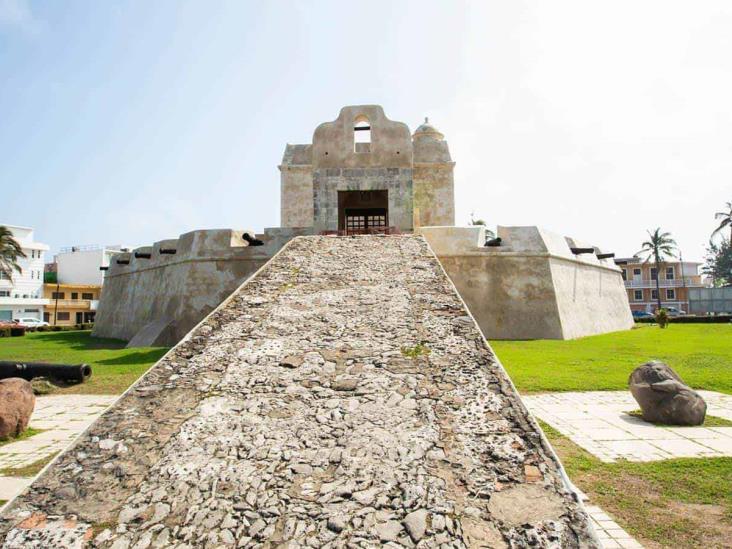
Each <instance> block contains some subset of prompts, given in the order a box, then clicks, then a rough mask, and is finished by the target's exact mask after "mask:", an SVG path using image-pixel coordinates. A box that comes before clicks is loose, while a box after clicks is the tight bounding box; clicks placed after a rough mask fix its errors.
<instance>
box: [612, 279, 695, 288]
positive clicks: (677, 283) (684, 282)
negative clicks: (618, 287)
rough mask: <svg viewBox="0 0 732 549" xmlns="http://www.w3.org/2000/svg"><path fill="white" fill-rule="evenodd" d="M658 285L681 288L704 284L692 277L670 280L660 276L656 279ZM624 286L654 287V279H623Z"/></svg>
mask: <svg viewBox="0 0 732 549" xmlns="http://www.w3.org/2000/svg"><path fill="white" fill-rule="evenodd" d="M658 285H659V287H661V288H681V287H682V286H686V287H692V286H696V287H700V286H704V285H703V284H702V283H701V282H700V281H695V280H694V279H693V278H688V277H687V278H685V279H681V278H672V279H671V280H666V279H665V278H662V279H660V280H659V281H658ZM625 287H626V288H655V287H656V281H655V280H652V279H643V280H626V281H625Z"/></svg>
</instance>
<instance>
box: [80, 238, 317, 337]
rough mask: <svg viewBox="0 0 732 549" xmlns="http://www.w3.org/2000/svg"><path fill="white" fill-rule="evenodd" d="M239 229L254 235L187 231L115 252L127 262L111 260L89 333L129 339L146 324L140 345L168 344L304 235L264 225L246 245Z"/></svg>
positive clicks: (182, 334) (181, 335)
mask: <svg viewBox="0 0 732 549" xmlns="http://www.w3.org/2000/svg"><path fill="white" fill-rule="evenodd" d="M244 232H249V234H251V235H253V234H254V231H242V230H237V231H235V230H231V229H221V230H204V231H192V232H189V233H186V234H183V235H181V236H180V238H178V239H176V240H163V241H160V242H156V243H155V244H154V245H153V246H146V247H142V248H137V249H136V250H135V251H134V252H131V253H129V254H123V255H122V256H118V257H117V258H116V259H118V260H120V259H121V260H122V261H125V260H129V264H128V265H124V264H120V263H118V261H113V262H112V264H111V265H110V267H109V270H108V271H107V275H106V276H105V280H104V290H103V292H102V298H101V301H100V303H99V309H98V311H97V316H96V322H95V326H94V335H95V336H98V337H112V338H117V339H124V340H127V341H129V340H132V339H133V338H135V336H136V334H138V333H140V332H141V331H143V330H145V329H146V328H147V332H148V333H147V334H146V336H145V337H144V338H143V341H144V342H143V343H139V344H141V345H150V344H155V345H165V346H168V345H173V344H174V343H176V342H177V341H179V340H180V339H181V338H182V337H183V336H184V335H185V334H186V333H188V331H189V330H190V329H191V328H192V327H193V326H195V325H196V324H197V323H198V322H199V321H200V320H201V319H202V318H203V317H205V316H206V315H207V314H208V313H210V312H211V311H212V310H213V309H214V308H215V307H216V306H217V305H218V304H219V303H221V301H223V300H224V299H225V298H226V297H228V296H229V295H230V294H231V292H233V291H234V290H235V289H236V288H237V287H239V285H241V283H242V282H243V281H244V280H246V279H247V278H248V277H249V276H251V275H252V274H253V273H254V272H256V271H257V269H259V268H260V267H261V266H262V265H264V264H265V263H266V262H267V261H268V260H269V259H270V258H271V257H272V256H273V255H274V254H275V253H276V252H277V251H278V250H279V249H280V248H281V247H282V246H283V245H284V244H285V243H286V242H288V241H289V240H290V239H291V238H292V237H293V236H295V235H298V234H308V233H309V231H307V230H298V229H267V230H266V231H265V234H264V235H259V238H261V239H262V241H263V242H264V245H263V246H249V245H248V244H247V242H246V241H244V240H243V239H242V234H243V233H244ZM161 250H162V251H163V252H164V251H166V250H175V253H174V254H166V253H161ZM136 254H138V255H143V256H144V255H145V254H149V255H150V257H149V258H146V257H135V255H136Z"/></svg>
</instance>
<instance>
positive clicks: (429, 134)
mask: <svg viewBox="0 0 732 549" xmlns="http://www.w3.org/2000/svg"><path fill="white" fill-rule="evenodd" d="M412 137H413V138H414V139H415V140H416V139H422V138H431V139H434V140H436V141H443V140H444V139H445V136H444V135H442V134H441V133H440V132H439V131H437V129H436V128H435V127H434V126H433V125H432V124H430V119H429V118H427V117H426V116H425V118H424V124H422V125H421V126H420V127H419V128H417V129H416V130H415V131H414V135H413V136H412Z"/></svg>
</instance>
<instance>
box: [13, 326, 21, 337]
mask: <svg viewBox="0 0 732 549" xmlns="http://www.w3.org/2000/svg"><path fill="white" fill-rule="evenodd" d="M24 335H25V326H11V328H10V337H22V336H24Z"/></svg>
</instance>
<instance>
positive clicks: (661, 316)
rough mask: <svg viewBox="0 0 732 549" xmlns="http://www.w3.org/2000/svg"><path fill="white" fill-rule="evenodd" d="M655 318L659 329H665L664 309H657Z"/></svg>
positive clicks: (665, 313) (666, 321) (665, 317)
mask: <svg viewBox="0 0 732 549" xmlns="http://www.w3.org/2000/svg"><path fill="white" fill-rule="evenodd" d="M655 317H656V323H657V324H658V327H659V328H665V327H666V326H668V313H667V312H666V309H658V310H657V311H656V315H655Z"/></svg>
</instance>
